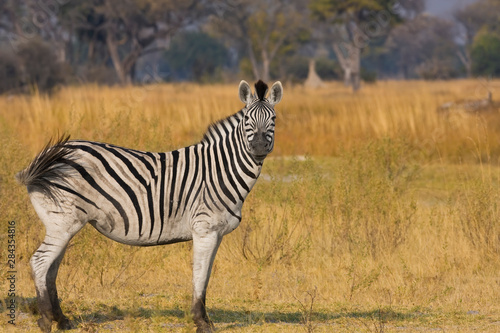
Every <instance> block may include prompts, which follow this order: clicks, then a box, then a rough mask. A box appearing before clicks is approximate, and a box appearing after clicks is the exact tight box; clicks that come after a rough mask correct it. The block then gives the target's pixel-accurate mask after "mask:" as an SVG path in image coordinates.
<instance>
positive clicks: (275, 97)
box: [269, 81, 283, 105]
mask: <svg viewBox="0 0 500 333" xmlns="http://www.w3.org/2000/svg"><path fill="white" fill-rule="evenodd" d="M282 97H283V86H282V85H281V82H280V81H277V82H275V83H274V84H273V86H272V87H271V92H270V93H269V103H270V104H271V105H276V104H278V103H279V102H280V101H281V98H282Z"/></svg>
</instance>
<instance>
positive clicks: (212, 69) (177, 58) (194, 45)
mask: <svg viewBox="0 0 500 333" xmlns="http://www.w3.org/2000/svg"><path fill="white" fill-rule="evenodd" d="M165 60H166V61H167V63H168V66H169V67H170V69H171V71H172V72H173V74H174V76H176V77H177V78H180V79H195V80H196V81H213V80H214V76H216V73H217V72H218V71H219V70H220V68H222V67H223V66H224V65H225V64H227V63H228V61H229V57H228V52H227V50H226V48H225V47H224V45H222V44H221V43H220V42H219V41H218V40H216V39H215V38H212V37H210V36H209V35H207V34H205V33H202V32H185V33H181V34H179V35H177V36H175V37H174V38H173V39H172V42H171V44H170V48H169V50H168V51H167V52H165Z"/></svg>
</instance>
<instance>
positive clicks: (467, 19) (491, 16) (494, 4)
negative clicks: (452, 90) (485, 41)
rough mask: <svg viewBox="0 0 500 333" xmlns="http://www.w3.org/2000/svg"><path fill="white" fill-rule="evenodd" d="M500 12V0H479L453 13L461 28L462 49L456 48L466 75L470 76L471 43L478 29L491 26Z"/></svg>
mask: <svg viewBox="0 0 500 333" xmlns="http://www.w3.org/2000/svg"><path fill="white" fill-rule="evenodd" d="M499 12H500V1H498V0H480V1H478V2H475V3H472V4H470V5H468V6H467V7H464V8H463V9H459V10H457V11H455V12H454V13H453V16H454V18H455V20H457V21H458V22H459V23H460V25H461V26H462V28H463V34H462V36H461V38H462V39H463V41H464V47H463V50H458V52H457V53H458V56H459V59H460V61H461V62H462V64H463V65H464V66H465V69H466V72H467V77H471V76H472V72H473V70H472V67H473V62H472V60H473V59H472V56H471V50H472V43H473V42H474V37H475V36H476V34H477V33H478V31H479V30H480V29H481V28H482V27H483V26H485V25H487V26H491V25H494V24H495V23H497V22H498V13H499Z"/></svg>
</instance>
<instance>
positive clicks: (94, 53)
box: [0, 0, 500, 93]
mask: <svg viewBox="0 0 500 333" xmlns="http://www.w3.org/2000/svg"><path fill="white" fill-rule="evenodd" d="M499 12H500V0H478V1H477V2H475V3H473V4H471V5H469V6H467V7H465V8H463V9H461V10H458V11H456V12H454V13H453V20H445V19H442V18H438V17H434V16H431V15H429V14H426V13H425V3H424V1H423V0H399V1H395V0H350V1H335V0H292V1H283V0H231V1H222V0H215V1H208V0H190V1H177V0H126V1H118V0H7V1H2V2H1V3H0V78H1V80H0V93H2V92H18V91H19V92H22V91H28V90H29V89H31V88H33V87H37V88H38V89H39V90H42V91H50V90H51V89H53V88H54V87H56V86H58V85H60V84H73V83H77V82H83V83H87V82H97V83H100V84H115V83H121V84H127V83H135V84H138V83H139V84H147V83H151V82H160V81H185V80H189V81H197V82H223V81H230V80H234V79H236V78H237V77H245V78H253V79H257V78H261V79H264V80H270V79H271V78H279V79H281V80H284V81H292V82H302V81H303V80H305V78H306V77H307V75H308V70H309V61H310V60H311V59H314V60H315V61H316V66H315V68H316V71H317V73H318V75H319V76H320V77H321V78H322V79H325V80H332V79H342V80H344V81H345V83H346V84H348V85H352V87H353V89H355V90H356V89H359V87H360V81H361V80H364V81H367V82H373V81H375V80H376V79H377V78H379V79H386V78H400V79H410V78H411V79H414V78H421V79H428V80H432V79H451V78H457V77H471V76H500V58H499V57H498V55H499V54H500V16H499V15H498V13H499Z"/></svg>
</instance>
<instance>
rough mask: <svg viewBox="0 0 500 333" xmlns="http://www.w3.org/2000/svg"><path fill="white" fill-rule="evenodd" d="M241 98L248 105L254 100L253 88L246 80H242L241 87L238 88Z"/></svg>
mask: <svg viewBox="0 0 500 333" xmlns="http://www.w3.org/2000/svg"><path fill="white" fill-rule="evenodd" d="M238 91H239V94H240V100H241V101H242V102H243V103H245V104H246V105H248V104H250V103H251V102H252V90H251V89H250V85H249V84H248V83H247V81H245V80H241V82H240V87H239V88H238Z"/></svg>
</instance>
